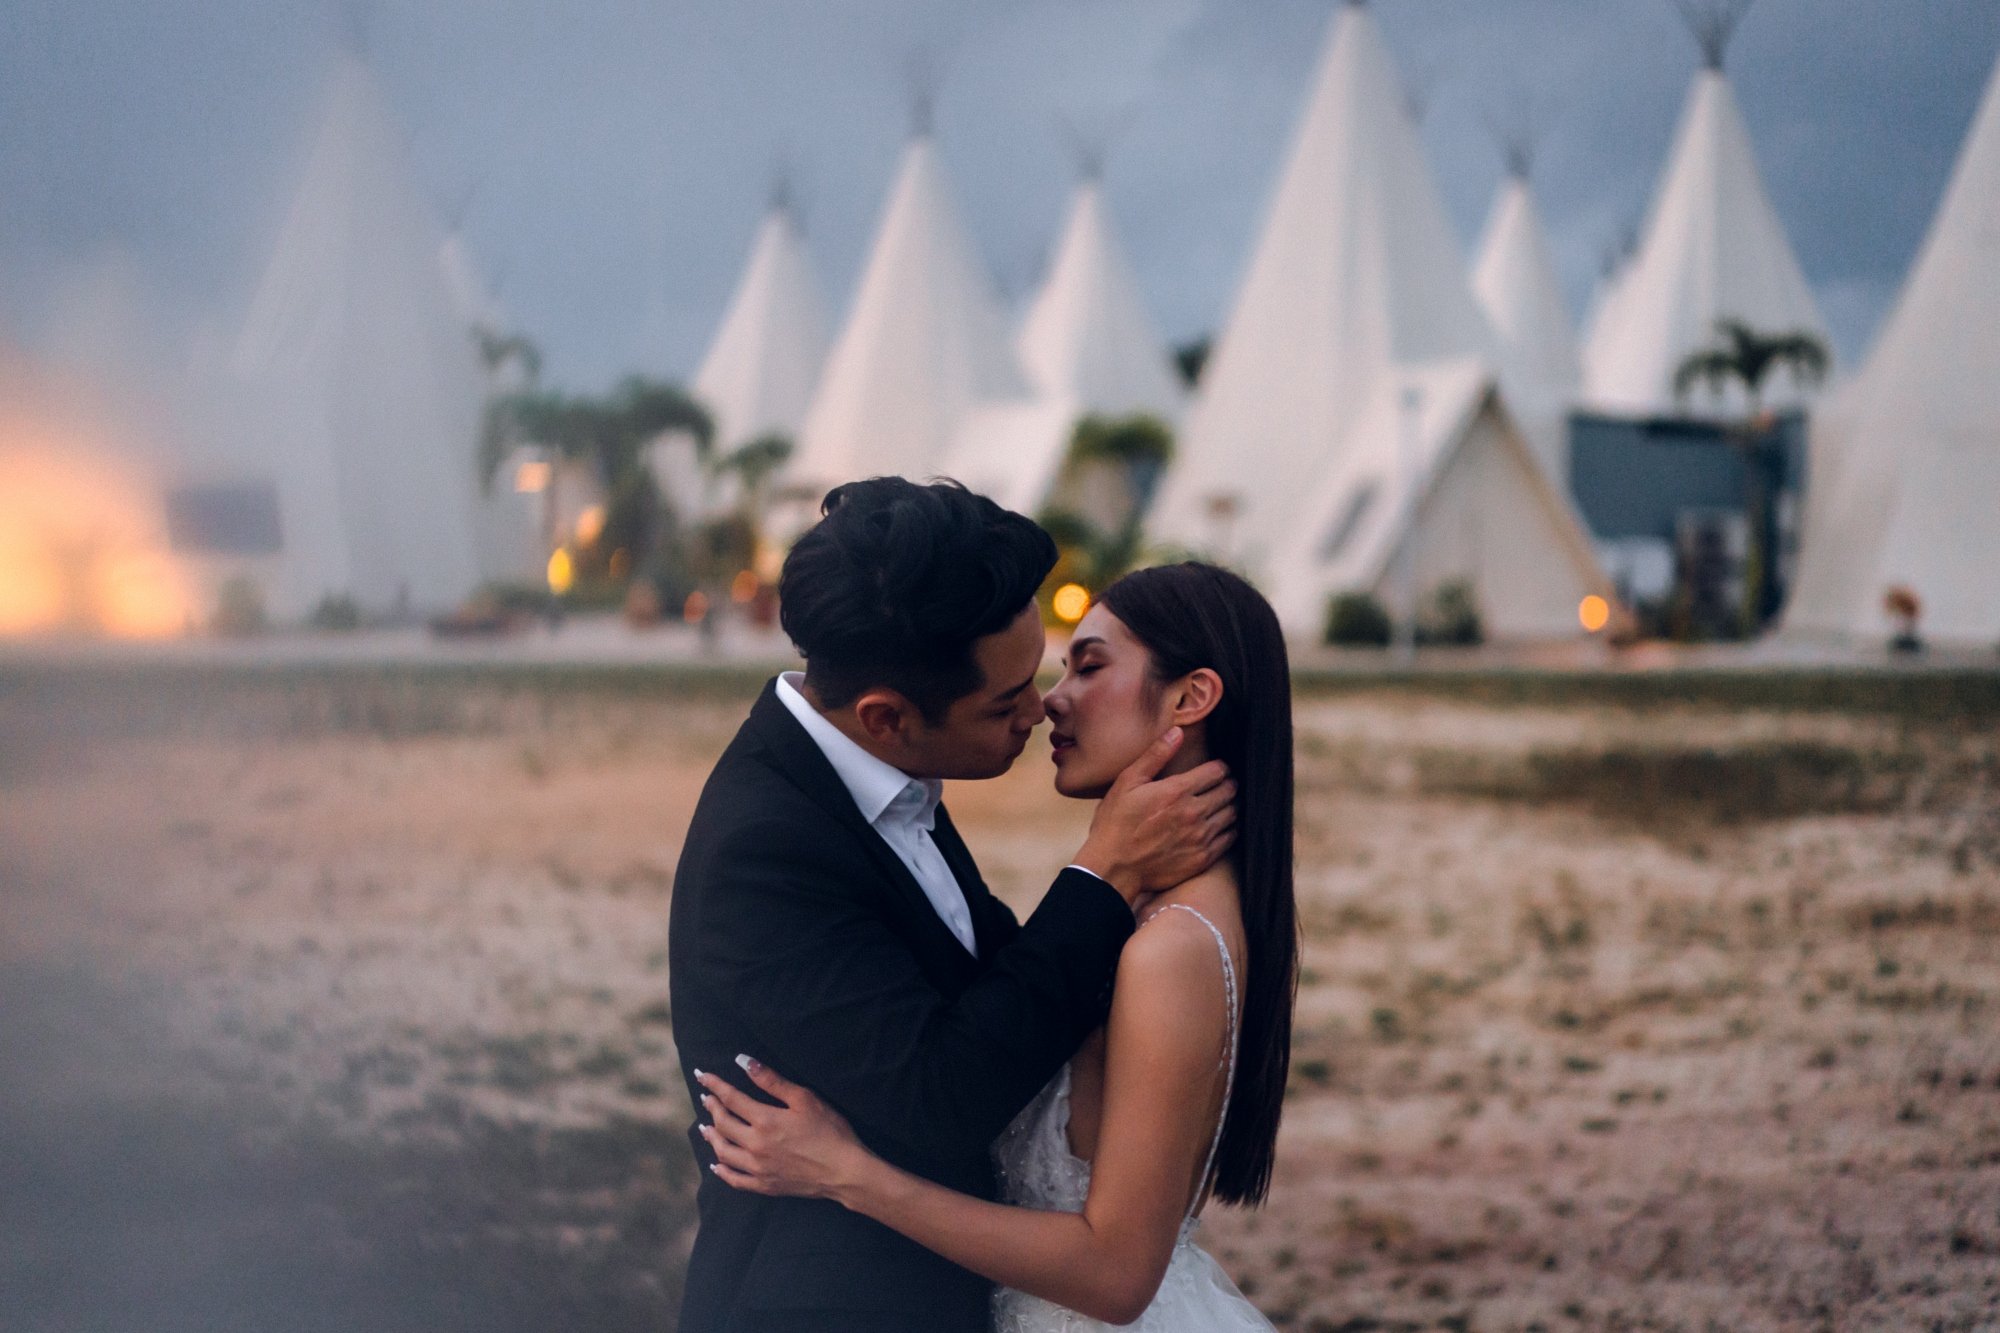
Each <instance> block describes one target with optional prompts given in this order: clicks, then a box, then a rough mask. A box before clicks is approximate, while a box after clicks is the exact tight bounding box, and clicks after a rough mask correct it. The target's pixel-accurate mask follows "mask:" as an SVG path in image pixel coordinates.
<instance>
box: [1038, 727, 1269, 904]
mask: <svg viewBox="0 0 2000 1333" xmlns="http://www.w3.org/2000/svg"><path fill="white" fill-rule="evenodd" d="M1180 746H1181V729H1180V728H1179V727H1173V728H1171V729H1169V730H1168V732H1167V734H1166V735H1164V736H1162V737H1160V739H1159V740H1157V741H1154V742H1153V744H1152V745H1151V746H1149V747H1148V748H1147V750H1146V752H1145V753H1144V754H1142V755H1140V756H1139V757H1138V758H1137V759H1135V760H1133V761H1132V763H1131V765H1130V766H1129V767H1127V768H1126V770H1125V771H1124V772H1123V773H1120V774H1119V775H1118V780H1117V781H1116V782H1114V783H1112V784H1111V790H1110V791H1109V792H1107V793H1105V796H1104V799H1103V800H1102V801H1100V802H1099V803H1098V806H1097V813H1096V815H1094V816H1093V817H1092V818H1091V821H1090V835H1089V836H1088V837H1086V838H1085V839H1084V840H1083V850H1082V851H1080V852H1078V853H1077V854H1076V861H1075V863H1074V864H1076V865H1078V866H1080V867H1082V868H1083V869H1085V870H1088V871H1090V872H1091V873H1092V874H1093V875H1096V876H1097V877H1098V878H1099V879H1102V880H1103V881H1105V882H1106V883H1107V884H1109V885H1110V886H1111V887H1112V888H1114V889H1116V890H1118V892H1119V893H1120V894H1121V895H1122V896H1123V897H1124V899H1125V901H1126V902H1128V903H1129V902H1132V901H1133V900H1134V899H1136V898H1138V896H1139V895H1140V894H1142V893H1147V892H1153V893H1157V892H1159V891H1160V890H1162V889H1170V888H1172V887H1174V885H1176V884H1179V883H1182V882H1183V881H1185V880H1189V879H1192V878H1194V877H1195V876H1196V875H1198V874H1200V873H1201V872H1202V871H1204V870H1206V869H1208V868H1209V867H1210V866H1212V865H1214V864H1215V861H1216V858H1217V857H1219V856H1221V855H1222V854H1223V853H1224V852H1225V851H1227V850H1228V849H1229V844H1230V843H1232V842H1234V841H1235V840H1236V828H1235V825H1236V783H1235V782H1234V781H1232V780H1231V778H1230V776H1229V768H1228V765H1226V764H1224V763H1223V762H1222V761H1221V760H1219V759H1212V760H1210V761H1209V762H1208V763H1205V764H1203V765H1202V766H1201V767H1200V768H1194V769H1189V770H1188V771H1187V772H1185V773H1179V774H1176V775H1174V776H1173V777H1170V778H1162V777H1160V776H1159V772H1160V770H1161V769H1163V768H1165V767H1166V766H1167V763H1168V761H1170V760H1171V759H1172V758H1173V757H1174V754H1175V753H1176V752H1177V751H1178V750H1179V749H1180Z"/></svg>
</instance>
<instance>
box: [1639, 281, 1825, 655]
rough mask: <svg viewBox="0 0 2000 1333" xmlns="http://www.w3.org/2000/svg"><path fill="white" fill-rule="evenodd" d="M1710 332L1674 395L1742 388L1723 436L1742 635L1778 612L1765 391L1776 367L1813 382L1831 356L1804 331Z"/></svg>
mask: <svg viewBox="0 0 2000 1333" xmlns="http://www.w3.org/2000/svg"><path fill="white" fill-rule="evenodd" d="M1715 331H1716V334H1717V335H1718V336H1717V339H1716V341H1715V342H1713V343H1711V344H1710V345H1709V346H1707V347H1701V348H1697V349H1696V350H1694V351H1693V352H1690V353H1689V354H1688V355H1687V356H1686V357H1685V358H1684V359H1683V360H1682V361H1681V363H1680V365H1679V366H1678V367H1676V368H1675V370H1674V397H1676V398H1678V399H1680V400H1681V401H1683V402H1685V401H1686V400H1687V397H1688V394H1689V393H1690V392H1691V391H1692V390H1693V389H1694V387H1695V386H1696V385H1697V384H1705V385H1707V386H1708V389H1709V392H1710V393H1712V394H1714V395H1716V396H1717V397H1718V398H1719V397H1720V396H1721V395H1722V394H1723V393H1724V392H1725V391H1726V390H1727V389H1728V387H1729V386H1730V385H1731V384H1740V385H1742V386H1743V392H1744V397H1745V401H1746V405H1747V411H1746V412H1745V414H1744V418H1743V420H1742V421H1741V422H1740V423H1738V424H1737V425H1736V426H1734V427H1733V428H1731V429H1730V430H1729V431H1728V432H1727V435H1728V439H1729V441H1730V443H1731V444H1732V445H1734V446H1735V448H1736V450H1737V452H1738V453H1739V454H1741V455H1742V457H1743V489H1744V496H1743V512H1744V517H1745V519H1746V520H1747V521H1748V525H1749V537H1750V542H1749V550H1748V551H1747V552H1746V553H1745V558H1744V570H1743V607H1742V628H1743V633H1744V636H1745V637H1749V636H1751V635H1754V634H1755V633H1756V632H1757V631H1758V630H1759V629H1761V628H1762V627H1763V625H1764V623H1765V622H1766V621H1767V620H1769V619H1770V618H1771V616H1772V615H1774V614H1775V613H1776V612H1777V609H1778V607H1777V586H1776V584H1775V582H1774V581H1773V580H1772V578H1771V564H1772V560H1771V553H1772V551H1773V549H1774V548H1775V547H1776V545H1777V532H1776V527H1777V524H1776V513H1775V511H1776V504H1775V501H1776V497H1777V492H1778V488H1779V486H1780V485H1781V484H1782V478H1783V468H1784V453H1783V450H1782V449H1781V448H1780V446H1779V439H1778V433H1777V431H1776V429H1775V427H1776V424H1777V423H1776V421H1775V420H1774V419H1773V417H1772V416H1771V415H1770V413H1768V412H1766V411H1765V410H1764V386H1765V383H1766V382H1767V381H1768V380H1769V379H1770V377H1771V373H1772V372H1773V371H1775V370H1777V369H1779V368H1780V367H1784V368H1787V369H1789V370H1790V371H1791V372H1792V377H1793V379H1794V380H1796V381H1797V382H1798V383H1800V384H1808V385H1813V384H1819V383H1820V382H1822V381H1823V380H1825V379H1826V372H1827V369H1828V366H1829V365H1830V364H1831V361H1832V357H1831V356H1830V355H1829V354H1828V352H1827V349H1826V344H1825V343H1824V342H1823V341H1821V340H1820V338H1819V337H1818V336H1817V335H1816V334H1813V333H1810V332H1808V331H1806V330H1804V329H1791V330H1788V331H1786V332H1783V333H1764V332H1760V331H1759V330H1757V329H1753V328H1751V327H1750V326H1749V325H1748V324H1745V323H1744V322H1743V321H1742V320H1738V319H1719V320H1717V321H1716V322H1715Z"/></svg>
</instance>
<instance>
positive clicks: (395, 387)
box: [232, 56, 485, 615]
mask: <svg viewBox="0 0 2000 1333" xmlns="http://www.w3.org/2000/svg"><path fill="white" fill-rule="evenodd" d="M444 241H445V237H444V232H443V228H442V227H441V225H440V224H439V222H438V219H437V217H436V215H435V214H434V213H433V211H432V210H431V209H430V208H429V206H428V205H427V203H426V201H425V199H424V197H423V193H422V191H421V190H420V189H419V188H418V186H417V183H416V181H415V179H414V176H413V173H412V169H411V166H410V163H409V160H408V155H407V152H406V150H405V147H404V144H403V141H402V138H401V136H400V135H399V133H398V131H397V129H396V126H395V124H394V122H393V120H392V118H391V115H390V113H389V110H388V107H387V105H386V103H385V101H384V98H383V96H382V93H381V90H380V89H379V87H378V86H377V85H376V83H375V80H374V78H373V76H372V75H371V74H370V72H369V70H368V69H367V67H366V66H365V65H364V64H363V63H362V62H361V61H360V60H359V59H358V58H355V57H352V56H349V57H345V58H343V59H342V60H341V62H340V64H339V66H338V67H337V69H336V70H335V72H334V75H333V78H332V81H331V88H330V91H329V96H328V100H327V104H326V110H325V113H324V115H323V117H322V119H321V121H320V128H319V132H318V137H317V139H316V140H315V142H314V144H313V147H312V151H311V154H310V156H309V158H308V161H307V166H306V172H305V177H304V182H303V184H302V185H301V187H300V189H299V191H298V193H297V195H296V196H295V197H294V199H293V202H292V207H291V211H290V213H289V215H288V216H287V218H286V221H285V225H284V229H283V231H282V233H281V234H280V237H279V240H278V244H277V247H276V250H275V252H274V253H273V254H272V257H271V260H270V263H269V265H268V267H267V268H266V269H265V271H264V277H263V281H262V283H261V285H260V287H259V288H258V291H257V294H256V297H255V300H254V301H253V303H252V305H251V309H250V313H249V317H248V319H247V321H246V322H245V325H244V328H243V330H242V333H241V336H240V338H239V340H238V342H237V345H236V349H235V353H234V357H233V361H232V367H233V369H234V371H235V373H236V375H237V376H238V377H239V379H240V380H241V382H242V384H243V386H244V388H245V391H246V392H245V397H246V410H245V416H246V420H245V423H244V430H245V431H246V433H247V438H246V440H245V445H244V449H245V454H246V459H245V461H246V462H249V463H251V464H253V465H255V466H258V467H260V468H262V469H263V470H265V471H266V472H267V473H268V474H269V475H270V476H271V477H272V479H273V480H274V482H275V484H276V486H277V489H278V496H279V509H280V522H281V525H282V528H283V543H284V558H283V560H282V561H281V566H280V567H281V571H282V572H281V575H280V586H279V587H277V588H274V589H267V590H266V591H267V597H268V599H269V601H270V604H271V606H272V608H273V610H274V611H276V612H277V613H278V614H280V615H298V614H302V613H304V612H306V611H309V610H310V609H311V608H312V607H313V606H314V605H315V604H316V603H317V602H318V601H319V600H320V599H321V598H322V597H324V596H326V595H328V594H346V595H349V596H352V597H354V598H355V599H356V600H357V601H358V602H359V603H360V605H361V606H362V607H363V609H365V610H368V611H372V612H379V611H385V610H409V611H417V610H425V609H436V608H443V607H448V606H451V605H453V604H455V603H456V602H458V601H459V600H460V599H461V598H463V597H464V596H465V595H466V594H467V593H468V592H469V591H470V590H471V589H472V587H473V586H474V584H475V582H476V581H477V569H476V566H475V560H474V542H473V531H472V530H473V509H474V503H475V494H476V491H477V473H476V470H475V453H476V446H477V438H478V430H479V416H480V409H481V403H482V399H483V395H484V390H485V375H484V371H483V368H482V367H481V365H480V362H479V357H478V352H477V349H476V348H475V347H474V345H473V343H472V339H471V337H470V335H469V333H468V331H467V328H466V326H465V322H464V320H463V319H462V318H461V316H460V314H459V312H458V310H457V309H456V308H455V306H454V303H453V296H452V292H451V289H450V285H449V283H448V282H447V279H446V275H445V271H444V267H443V264H442V263H441V260H440V256H441V255H442V253H443V246H444Z"/></svg>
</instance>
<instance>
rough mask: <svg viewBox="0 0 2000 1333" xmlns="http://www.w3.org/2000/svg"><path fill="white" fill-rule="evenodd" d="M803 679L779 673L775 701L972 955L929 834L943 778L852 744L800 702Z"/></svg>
mask: <svg viewBox="0 0 2000 1333" xmlns="http://www.w3.org/2000/svg"><path fill="white" fill-rule="evenodd" d="M804 680H805V676H804V674H803V673H801V672H797V671H787V672H785V673H784V674H782V675H780V676H779V677H778V702H779V703H782V704H783V705H784V706H785V707H786V709H788V710H789V711H790V712H791V715H792V716H793V717H795V718H797V719H798V720H799V725H800V726H802V727H804V728H805V729H806V735H808V736H810V737H812V739H813V744H815V745H817V746H819V750H820V753H821V754H823V755H825V756H826V761H827V762H828V763H829V764H832V765H833V771H834V773H835V774H836V775H837V776H838V777H839V778H840V781H841V784H842V785H843V786H845V787H846V788H847V794H848V795H849V796H852V797H853V798H854V805H855V808H857V809H858V810H860V811H861V817H862V818H863V819H865V820H867V821H868V823H869V826H870V827H872V828H873V829H874V830H875V832H877V833H878V834H880V835H881V837H882V841H883V842H886V843H888V844H889V850H890V851H892V852H894V853H895V854H896V858H897V859H898V860H900V861H901V862H902V863H903V864H904V865H905V866H907V867H909V871H910V874H911V875H913V876H915V877H916V881H917V885H918V887H919V888H921V889H923V891H924V897H926V898H928V899H930V902H931V906H932V907H933V908H935V909H936V911H937V914H938V917H939V918H940V919H941V920H943V922H944V924H945V926H946V927H947V928H948V929H949V930H950V931H951V933H952V934H953V935H955V936H957V937H958V942H959V943H960V944H963V945H964V946H965V948H966V952H968V953H970V954H972V955H973V956H974V957H977V956H978V955H979V944H978V940H977V937H976V936H975V935H974V934H973V931H972V911H971V909H970V908H968V907H967V906H966V905H965V892H964V890H963V889H961V888H960V887H959V883H958V878H957V877H956V876H955V875H953V874H952V873H951V867H950V866H949V865H948V864H946V863H945V859H944V853H943V852H941V851H939V850H938V845H937V843H936V842H935V841H934V840H933V839H932V838H931V828H932V826H933V825H935V824H936V823H937V808H938V800H939V798H941V797H942V796H943V795H944V784H943V783H942V782H939V781H938V780H937V779H935V778H929V779H918V778H913V777H911V776H910V775H909V774H907V773H905V772H903V770H901V769H900V768H897V767H896V766H895V765H893V764H890V763H887V762H886V761H884V760H881V759H877V758H876V757H875V756H874V755H872V754H870V753H868V751H866V750H864V749H862V748H861V747H860V746H859V745H857V744H855V743H854V741H853V740H852V739H850V738H849V737H848V736H847V735H846V734H845V733H843V732H842V731H841V730H840V728H838V727H836V726H834V725H833V723H831V722H829V721H827V720H826V719H825V718H824V717H821V716H820V714H819V710H818V709H816V708H814V707H813V706H812V705H811V704H810V703H807V702H806V697H805V696H804V695H803V694H801V693H799V686H800V685H801V684H802V683H803V682H804Z"/></svg>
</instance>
